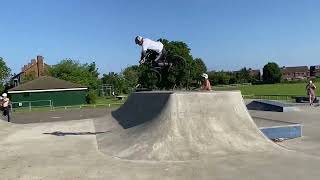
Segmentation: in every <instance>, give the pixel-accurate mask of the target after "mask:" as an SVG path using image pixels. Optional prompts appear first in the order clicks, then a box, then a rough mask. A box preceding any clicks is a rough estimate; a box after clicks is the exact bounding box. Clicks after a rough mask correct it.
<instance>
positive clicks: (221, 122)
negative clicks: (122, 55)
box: [0, 91, 320, 179]
mask: <svg viewBox="0 0 320 180" xmlns="http://www.w3.org/2000/svg"><path fill="white" fill-rule="evenodd" d="M245 104H246V103H245V101H244V100H243V98H242V96H241V93H240V92H239V91H229V92H179V91H178V92H174V91H169V92H137V93H133V94H131V95H130V96H129V98H128V100H127V101H126V103H125V104H124V105H122V106H121V107H120V108H115V109H99V113H97V114H98V115H97V114H95V116H96V117H90V115H87V117H85V119H81V114H82V113H83V114H88V112H85V111H84V110H79V111H75V112H72V111H66V112H58V113H60V115H59V116H61V119H58V118H51V122H50V120H49V119H50V116H53V115H54V113H53V114H45V113H43V114H42V115H41V117H40V118H39V116H37V118H38V120H36V121H38V122H31V121H30V122H29V123H28V124H18V123H14V120H13V123H12V124H9V123H7V122H4V121H1V122H0V123H1V124H0V128H1V144H0V145H1V156H0V157H1V162H4V163H1V168H0V169H1V172H2V173H1V174H2V175H3V176H4V177H6V178H7V179H57V178H58V179H65V178H66V177H67V179H106V178H108V179H109V178H110V179H234V178H235V177H236V178H237V179H270V178H272V179H284V178H292V179H317V177H318V176H319V172H318V170H317V169H318V168H317V165H319V163H320V159H319V155H320V154H319V152H318V151H317V150H318V148H319V146H320V143H319V141H318V137H319V134H318V132H317V129H318V125H319V122H318V116H319V112H318V111H317V107H313V108H310V107H299V110H298V111H291V112H272V111H258V110H249V111H248V110H247V108H246V105H245ZM81 111H84V112H81ZM93 111H94V110H93ZM63 114H69V117H67V116H64V115H63ZM72 114H74V115H72ZM79 114H80V115H79ZM54 117H57V115H55V116H54ZM20 118H21V117H20ZM25 118H26V117H25ZM41 118H42V119H43V120H41ZM69 118H74V119H69ZM33 119H36V118H34V117H33ZM259 120H260V121H259ZM263 120H272V121H273V123H275V124H276V125H278V124H282V125H283V123H281V122H287V123H290V122H291V123H299V124H301V125H303V134H302V137H298V138H294V139H288V140H285V141H282V142H273V141H271V140H269V139H268V138H267V137H266V136H265V135H264V134H263V133H262V131H260V130H259V126H260V127H264V126H265V125H270V123H269V124H268V123H266V122H263ZM17 121H18V120H17ZM277 121H278V122H277ZM271 124H272V123H271Z"/></svg>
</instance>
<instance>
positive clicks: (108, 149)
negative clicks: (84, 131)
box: [97, 91, 278, 161]
mask: <svg viewBox="0 0 320 180" xmlns="http://www.w3.org/2000/svg"><path fill="white" fill-rule="evenodd" d="M108 120H109V121H110V122H113V124H112V125H109V126H110V127H109V130H110V131H111V133H109V134H107V135H101V136H100V135H98V136H97V140H98V144H99V148H100V150H101V151H102V152H104V153H107V154H110V155H112V156H114V157H118V158H122V159H128V160H152V161H186V160H196V159H200V158H202V157H205V156H207V155H210V156H225V155H235V154H241V153H249V152H263V151H272V150H275V149H277V148H278V146H277V145H275V144H274V143H273V142H271V141H269V140H268V139H267V138H266V137H265V136H264V135H263V134H262V133H261V132H260V130H259V129H258V128H257V126H256V125H255V123H254V122H253V120H252V118H251V116H250V115H249V113H248V111H247V108H246V106H245V104H244V102H243V99H242V96H241V93H240V91H230V92H167V91H165V92H162V91H159V92H137V93H132V94H131V95H130V96H129V98H128V100H127V101H126V103H125V104H124V105H123V106H122V107H120V108H119V109H118V110H116V111H114V112H112V115H110V116H108Z"/></svg>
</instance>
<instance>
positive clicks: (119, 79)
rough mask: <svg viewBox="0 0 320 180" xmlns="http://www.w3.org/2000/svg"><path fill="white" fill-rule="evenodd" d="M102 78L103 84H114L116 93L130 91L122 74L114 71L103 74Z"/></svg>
mask: <svg viewBox="0 0 320 180" xmlns="http://www.w3.org/2000/svg"><path fill="white" fill-rule="evenodd" d="M101 80H102V83H103V84H111V85H113V87H114V90H115V93H116V94H122V93H128V91H129V88H128V84H126V80H125V78H124V77H123V76H122V75H120V74H117V73H114V72H110V73H109V74H103V75H102V78H101Z"/></svg>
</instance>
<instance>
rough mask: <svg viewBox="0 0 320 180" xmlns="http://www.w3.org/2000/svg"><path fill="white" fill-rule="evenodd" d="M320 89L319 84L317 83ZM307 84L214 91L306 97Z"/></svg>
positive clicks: (268, 85) (219, 89)
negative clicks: (238, 91)
mask: <svg viewBox="0 0 320 180" xmlns="http://www.w3.org/2000/svg"><path fill="white" fill-rule="evenodd" d="M315 84H316V86H317V87H318V88H320V84H319V83H315ZM306 85H307V84H306V83H297V84H264V85H251V86H239V87H214V86H213V90H216V91H224V90H240V91H241V93H242V95H280V96H281V95H283V96H306V95H307V93H306V90H305V87H306Z"/></svg>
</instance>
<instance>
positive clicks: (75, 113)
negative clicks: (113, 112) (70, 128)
mask: <svg viewBox="0 0 320 180" xmlns="http://www.w3.org/2000/svg"><path fill="white" fill-rule="evenodd" d="M108 112H110V108H87V109H86V108H83V109H66V110H57V111H46V112H36V111H33V112H17V113H15V112H13V113H12V116H11V122H12V123H16V124H29V123H40V122H55V121H66V120H81V119H89V118H97V117H102V116H105V115H106V114H107V113H108ZM3 119H4V118H3Z"/></svg>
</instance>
